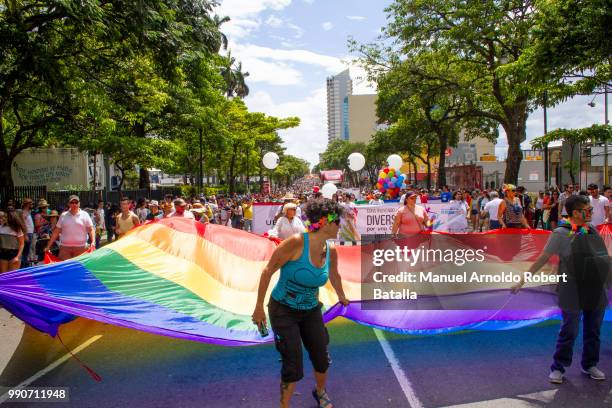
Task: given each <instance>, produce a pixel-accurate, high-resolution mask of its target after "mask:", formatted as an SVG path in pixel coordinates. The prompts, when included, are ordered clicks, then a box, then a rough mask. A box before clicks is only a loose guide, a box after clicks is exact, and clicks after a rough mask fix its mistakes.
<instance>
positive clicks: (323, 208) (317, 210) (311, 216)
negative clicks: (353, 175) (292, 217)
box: [305, 198, 342, 224]
mask: <svg viewBox="0 0 612 408" xmlns="http://www.w3.org/2000/svg"><path fill="white" fill-rule="evenodd" d="M305 212H306V217H308V221H310V222H311V223H313V224H315V223H317V222H319V220H320V219H321V218H322V217H327V216H328V215H329V214H338V217H341V216H342V207H341V206H340V205H339V204H338V203H337V202H336V201H332V200H330V199H328V198H318V199H311V200H308V202H307V203H306V209H305Z"/></svg>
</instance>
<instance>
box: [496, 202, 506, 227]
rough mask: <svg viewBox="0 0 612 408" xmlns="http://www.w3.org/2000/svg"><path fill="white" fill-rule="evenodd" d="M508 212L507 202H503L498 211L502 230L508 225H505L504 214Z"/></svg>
mask: <svg viewBox="0 0 612 408" xmlns="http://www.w3.org/2000/svg"><path fill="white" fill-rule="evenodd" d="M505 211H506V201H505V200H504V201H502V202H501V203H500V204H499V208H498V209H497V220H498V221H499V223H500V224H501V227H502V228H506V224H505V223H504V212H505Z"/></svg>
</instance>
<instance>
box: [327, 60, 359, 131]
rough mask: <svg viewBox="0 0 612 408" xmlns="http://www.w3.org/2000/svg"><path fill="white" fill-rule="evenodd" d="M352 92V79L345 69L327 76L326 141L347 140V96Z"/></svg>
mask: <svg viewBox="0 0 612 408" xmlns="http://www.w3.org/2000/svg"><path fill="white" fill-rule="evenodd" d="M352 93H353V81H352V80H351V76H350V75H349V70H348V69H346V70H344V71H342V72H341V73H339V74H338V75H334V76H331V77H329V78H327V141H328V142H331V141H332V140H335V139H341V140H348V138H349V136H348V135H349V125H348V120H349V119H348V109H349V102H348V96H349V95H351V94H352Z"/></svg>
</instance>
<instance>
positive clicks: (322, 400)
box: [312, 388, 332, 408]
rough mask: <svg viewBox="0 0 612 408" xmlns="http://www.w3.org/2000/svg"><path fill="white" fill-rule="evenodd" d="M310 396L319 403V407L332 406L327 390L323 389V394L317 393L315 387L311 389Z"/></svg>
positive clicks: (326, 407)
mask: <svg viewBox="0 0 612 408" xmlns="http://www.w3.org/2000/svg"><path fill="white" fill-rule="evenodd" d="M312 396H313V397H314V399H315V400H316V401H317V403H318V404H319V408H328V407H331V406H332V402H331V400H330V399H329V395H327V391H323V394H319V393H318V392H317V389H316V388H315V389H314V390H312Z"/></svg>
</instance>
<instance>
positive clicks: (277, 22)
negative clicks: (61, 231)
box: [266, 14, 283, 28]
mask: <svg viewBox="0 0 612 408" xmlns="http://www.w3.org/2000/svg"><path fill="white" fill-rule="evenodd" d="M266 24H267V25H269V26H270V27H274V28H278V27H280V26H282V25H283V20H281V19H280V18H278V17H276V16H275V15H274V14H271V15H270V17H268V19H267V20H266Z"/></svg>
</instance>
